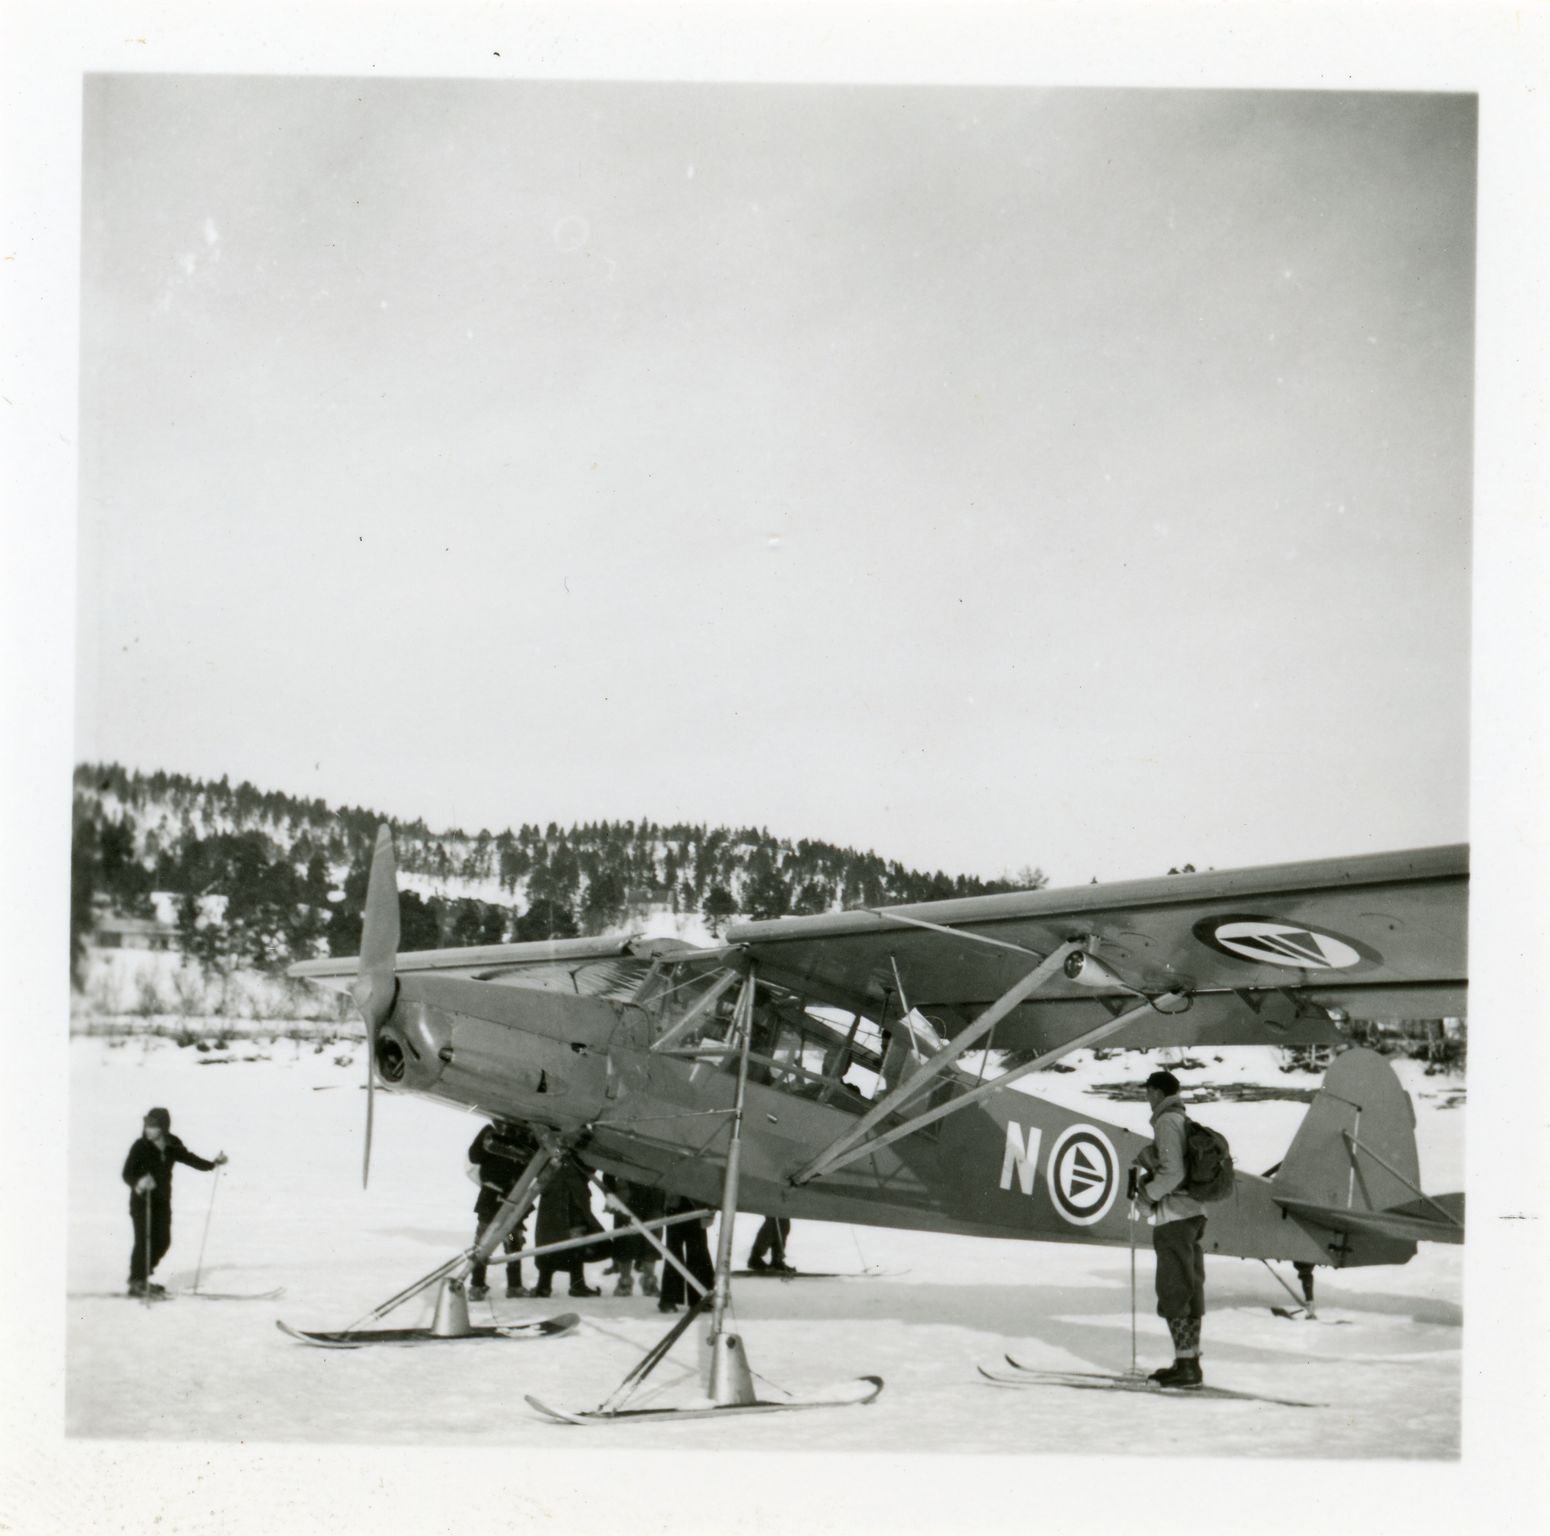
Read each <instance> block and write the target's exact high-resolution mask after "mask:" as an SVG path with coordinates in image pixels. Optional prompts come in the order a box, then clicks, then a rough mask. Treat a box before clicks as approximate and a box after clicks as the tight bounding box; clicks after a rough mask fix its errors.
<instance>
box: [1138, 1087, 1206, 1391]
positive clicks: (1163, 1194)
mask: <svg viewBox="0 0 1550 1536" xmlns="http://www.w3.org/2000/svg"><path fill="white" fill-rule="evenodd" d="M1146 1101H1147V1103H1148V1104H1149V1105H1150V1106H1151V1110H1152V1143H1151V1145H1150V1146H1146V1147H1143V1148H1142V1149H1141V1152H1140V1154H1139V1155H1138V1156H1137V1158H1136V1164H1137V1166H1138V1167H1139V1168H1140V1169H1141V1170H1142V1172H1143V1173H1144V1174H1145V1175H1146V1177H1145V1178H1144V1179H1143V1180H1142V1181H1141V1182H1140V1184H1139V1185H1138V1188H1137V1197H1138V1199H1139V1200H1140V1202H1141V1207H1142V1209H1143V1210H1146V1209H1150V1210H1151V1211H1152V1213H1153V1217H1154V1221H1155V1225H1154V1226H1153V1227H1152V1249H1153V1252H1154V1253H1155V1254H1156V1256H1157V1315H1158V1316H1159V1317H1160V1318H1162V1320H1163V1321H1164V1322H1165V1323H1167V1325H1168V1332H1169V1333H1170V1334H1171V1335H1172V1337H1173V1355H1174V1359H1173V1364H1172V1365H1166V1366H1163V1367H1162V1369H1160V1370H1156V1371H1153V1372H1152V1380H1153V1381H1155V1382H1156V1383H1157V1384H1158V1385H1159V1386H1163V1387H1198V1386H1200V1385H1201V1384H1202V1382H1203V1381H1204V1380H1205V1378H1204V1376H1203V1374H1202V1372H1201V1367H1200V1324H1201V1319H1202V1318H1204V1316H1205V1311H1206V1258H1205V1246H1204V1239H1205V1230H1206V1212H1205V1207H1204V1206H1203V1205H1202V1204H1201V1203H1200V1202H1199V1201H1198V1200H1196V1199H1193V1198H1192V1197H1191V1196H1190V1195H1188V1194H1186V1193H1185V1191H1184V1183H1185V1178H1186V1167H1185V1152H1184V1143H1185V1136H1186V1126H1185V1115H1184V1101H1183V1100H1182V1099H1181V1098H1180V1097H1179V1080H1178V1078H1176V1077H1175V1076H1174V1075H1173V1073H1171V1072H1154V1073H1152V1075H1151V1076H1150V1077H1149V1078H1147V1080H1146Z"/></svg>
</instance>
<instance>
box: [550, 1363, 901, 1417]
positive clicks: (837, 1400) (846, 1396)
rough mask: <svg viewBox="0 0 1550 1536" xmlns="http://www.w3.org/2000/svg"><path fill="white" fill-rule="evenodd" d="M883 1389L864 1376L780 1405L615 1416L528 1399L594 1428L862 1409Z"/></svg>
mask: <svg viewBox="0 0 1550 1536" xmlns="http://www.w3.org/2000/svg"><path fill="white" fill-rule="evenodd" d="M882 1390H883V1378H882V1377H881V1376H860V1377H857V1379H856V1380H855V1381H853V1382H847V1383H845V1384H843V1385H842V1386H839V1387H834V1388H831V1389H829V1390H828V1391H825V1392H820V1393H815V1394H812V1395H810V1396H807V1397H794V1398H791V1399H789V1400H788V1401H785V1402H779V1403H768V1402H756V1403H730V1404H727V1405H726V1406H724V1407H721V1408H620V1409H618V1410H617V1411H616V1412H614V1413H599V1412H596V1411H585V1412H580V1413H570V1412H567V1411H566V1410H565V1409H563V1408H552V1407H550V1406H549V1404H548V1403H546V1402H544V1401H543V1400H542V1399H541V1398H537V1397H533V1396H532V1395H531V1394H529V1395H528V1397H527V1403H528V1406H529V1407H530V1408H532V1409H533V1410H534V1411H535V1412H536V1413H539V1414H542V1415H543V1417H544V1418H546V1419H550V1420H552V1421H553V1422H554V1423H556V1424H572V1425H578V1426H581V1427H591V1426H593V1425H597V1424H622V1423H625V1422H630V1423H635V1424H639V1423H643V1422H645V1421H647V1420H651V1419H655V1420H657V1421H658V1422H667V1421H669V1420H675V1419H733V1418H742V1417H744V1416H745V1415H747V1414H755V1413H790V1412H794V1411H795V1410H797V1409H799V1408H859V1407H861V1406H862V1405H863V1404H865V1403H870V1402H871V1401H873V1399H874V1398H876V1396H877V1394H878V1393H879V1392H881V1391H882Z"/></svg>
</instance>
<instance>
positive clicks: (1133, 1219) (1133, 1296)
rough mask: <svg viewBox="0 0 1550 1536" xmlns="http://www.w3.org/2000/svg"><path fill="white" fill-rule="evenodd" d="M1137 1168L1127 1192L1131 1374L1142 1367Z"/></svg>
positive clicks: (1135, 1373) (1134, 1373)
mask: <svg viewBox="0 0 1550 1536" xmlns="http://www.w3.org/2000/svg"><path fill="white" fill-rule="evenodd" d="M1137 1182H1138V1181H1137V1178H1136V1170H1135V1169H1134V1168H1132V1169H1131V1170H1130V1187H1129V1189H1128V1190H1127V1191H1126V1193H1127V1194H1128V1195H1129V1197H1130V1374H1131V1375H1132V1376H1139V1375H1140V1374H1141V1372H1140V1368H1139V1367H1138V1366H1137V1365H1136V1218H1137V1217H1138V1216H1139V1214H1140V1212H1139V1211H1138V1210H1137V1208H1136V1186H1137Z"/></svg>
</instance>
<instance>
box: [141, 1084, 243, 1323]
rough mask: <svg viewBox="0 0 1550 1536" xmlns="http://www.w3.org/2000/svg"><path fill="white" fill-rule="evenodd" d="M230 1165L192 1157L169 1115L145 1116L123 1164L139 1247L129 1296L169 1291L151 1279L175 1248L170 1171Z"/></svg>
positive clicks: (153, 1113) (204, 1170) (218, 1159)
mask: <svg viewBox="0 0 1550 1536" xmlns="http://www.w3.org/2000/svg"><path fill="white" fill-rule="evenodd" d="M225 1161H226V1154H225V1153H224V1152H217V1153H216V1154H215V1157H214V1158H213V1159H211V1160H209V1161H207V1160H206V1159H204V1158H202V1157H199V1156H197V1155H196V1154H195V1153H193V1152H190V1151H189V1150H188V1148H187V1147H185V1146H184V1145H183V1142H182V1141H181V1139H180V1138H178V1137H176V1136H174V1135H173V1134H172V1116H171V1115H170V1114H168V1113H167V1111H166V1110H165V1109H159V1108H158V1109H151V1110H147V1111H146V1115H145V1121H144V1126H143V1129H142V1131H141V1134H140V1135H139V1136H138V1137H137V1138H136V1140H135V1143H134V1145H133V1146H132V1147H130V1149H129V1156H128V1157H126V1158H125V1159H124V1174H123V1178H124V1182H125V1183H126V1184H127V1185H128V1186H129V1219H130V1221H131V1222H132V1223H133V1224H134V1231H135V1245H134V1248H133V1249H132V1250H131V1252H130V1255H129V1294H130V1295H131V1296H147V1295H149V1296H165V1295H166V1294H167V1288H166V1287H165V1286H163V1285H157V1284H156V1283H155V1282H154V1281H153V1280H152V1279H151V1275H152V1274H153V1273H154V1272H155V1269H156V1266H157V1265H158V1264H160V1263H161V1261H162V1257H163V1255H165V1253H166V1252H167V1249H168V1248H170V1247H171V1246H172V1169H173V1165H174V1164H176V1163H187V1164H188V1166H189V1167H190V1168H197V1169H199V1171H200V1172H201V1173H208V1172H209V1171H210V1170H211V1169H212V1168H219V1167H220V1166H221V1165H222V1164H223V1163H224V1162H225Z"/></svg>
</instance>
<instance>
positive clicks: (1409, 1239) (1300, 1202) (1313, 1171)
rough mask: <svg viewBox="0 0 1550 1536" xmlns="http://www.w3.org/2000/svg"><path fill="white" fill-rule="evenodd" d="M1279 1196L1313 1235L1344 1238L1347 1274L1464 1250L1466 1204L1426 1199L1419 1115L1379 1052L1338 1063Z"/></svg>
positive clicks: (1284, 1173)
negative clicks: (1433, 1251)
mask: <svg viewBox="0 0 1550 1536" xmlns="http://www.w3.org/2000/svg"><path fill="white" fill-rule="evenodd" d="M1270 1193H1271V1196H1272V1198H1273V1199H1274V1200H1275V1201H1276V1203H1277V1204H1278V1205H1279V1206H1281V1208H1282V1209H1283V1210H1285V1211H1286V1212H1287V1213H1288V1214H1289V1215H1291V1216H1293V1217H1296V1218H1298V1219H1299V1220H1301V1221H1302V1222H1303V1224H1304V1225H1313V1226H1316V1227H1320V1228H1323V1229H1325V1230H1326V1231H1332V1232H1334V1233H1336V1234H1338V1239H1337V1240H1336V1241H1335V1242H1332V1243H1329V1244H1328V1245H1327V1246H1328V1247H1329V1248H1330V1250H1331V1251H1332V1252H1333V1253H1334V1254H1335V1256H1336V1257H1335V1262H1336V1263H1338V1264H1393V1263H1403V1262H1404V1260H1405V1259H1409V1258H1411V1257H1413V1256H1414V1254H1415V1245H1416V1243H1417V1242H1418V1241H1428V1242H1444V1243H1449V1242H1451V1243H1459V1242H1462V1241H1463V1240H1464V1219H1463V1218H1464V1207H1463V1196H1462V1195H1444V1196H1442V1197H1441V1198H1440V1199H1435V1198H1433V1197H1432V1196H1429V1195H1426V1194H1423V1193H1422V1191H1421V1170H1420V1161H1419V1159H1418V1158H1417V1156H1416V1147H1415V1111H1414V1109H1413V1108H1412V1106H1411V1103H1410V1095H1409V1094H1408V1093H1406V1092H1405V1090H1404V1089H1403V1088H1402V1087H1400V1085H1399V1079H1398V1078H1397V1077H1396V1076H1395V1075H1394V1069H1393V1068H1392V1067H1391V1066H1390V1065H1389V1064H1388V1062H1387V1061H1386V1060H1384V1058H1383V1057H1382V1056H1379V1055H1378V1054H1377V1053H1376V1052H1374V1051H1364V1050H1351V1051H1346V1052H1345V1053H1344V1054H1343V1055H1340V1056H1337V1057H1336V1058H1335V1060H1334V1061H1333V1062H1332V1063H1331V1064H1330V1068H1329V1070H1328V1071H1327V1072H1326V1073H1325V1074H1324V1086H1323V1087H1322V1088H1321V1089H1320V1090H1319V1092H1318V1094H1317V1095H1316V1096H1315V1098H1314V1100H1313V1103H1312V1104H1311V1105H1310V1106H1309V1108H1308V1113H1307V1115H1306V1116H1305V1117H1304V1119H1303V1122H1302V1124H1301V1125H1300V1126H1299V1127H1298V1128H1297V1135H1296V1136H1295V1137H1294V1138H1293V1139H1292V1145H1291V1148H1290V1149H1289V1150H1288V1152H1287V1154H1286V1156H1285V1158H1284V1159H1282V1162H1281V1167H1280V1170H1279V1172H1278V1173H1277V1174H1276V1178H1275V1181H1274V1183H1272V1184H1271V1186H1270Z"/></svg>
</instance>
